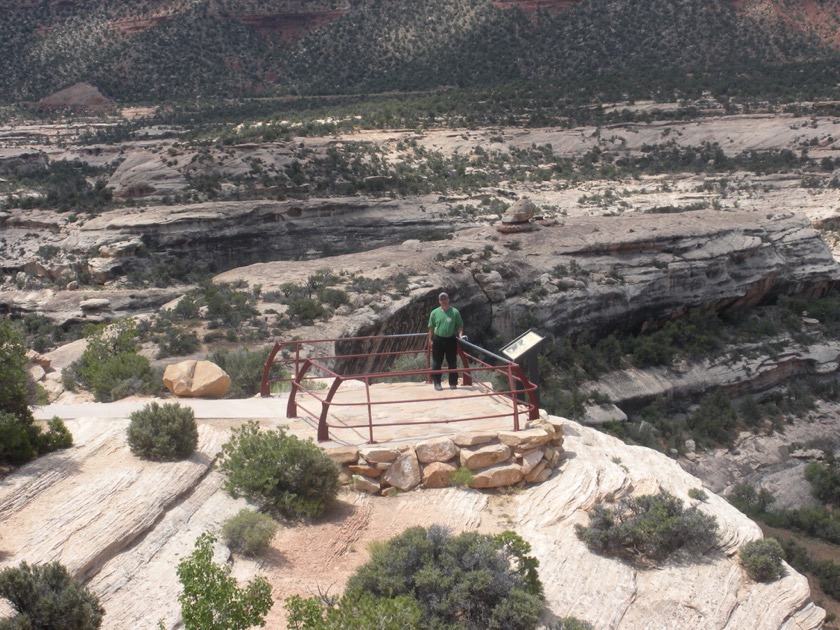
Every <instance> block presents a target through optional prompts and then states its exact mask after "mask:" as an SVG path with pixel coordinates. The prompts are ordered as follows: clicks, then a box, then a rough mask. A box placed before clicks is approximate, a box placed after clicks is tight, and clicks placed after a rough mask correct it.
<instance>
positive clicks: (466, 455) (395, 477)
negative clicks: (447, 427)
mask: <svg viewBox="0 0 840 630" xmlns="http://www.w3.org/2000/svg"><path fill="white" fill-rule="evenodd" d="M325 450H326V453H327V455H329V456H330V457H331V458H332V459H333V460H334V461H335V462H337V463H338V464H339V465H340V466H341V478H342V482H343V483H345V484H346V485H350V486H352V487H353V488H355V489H356V490H359V491H360V492H368V493H370V494H381V495H383V496H388V495H389V494H393V493H394V492H397V491H401V492H405V491H408V490H413V489H415V488H418V487H419V488H445V487H448V486H451V485H455V483H456V482H457V483H464V484H465V485H468V486H469V487H470V488H500V487H504V486H513V485H521V484H527V483H541V482H543V481H545V480H546V479H548V478H549V477H550V476H551V473H552V472H553V471H554V469H555V468H556V467H557V465H558V464H559V462H560V460H561V459H562V457H563V427H562V424H560V421H559V420H558V419H556V418H545V419H540V420H537V421H534V422H530V423H528V424H527V425H526V428H525V429H523V430H522V431H484V432H472V433H461V434H458V435H455V436H453V437H436V438H431V439H428V440H424V441H422V442H417V443H415V444H401V445H399V446H387V445H383V446H376V445H371V446H362V447H359V446H342V447H334V448H328V449H325ZM463 468H466V469H469V471H470V473H471V474H466V473H465V471H463V470H459V469H463ZM455 473H458V474H457V475H456V476H455V481H453V475H455ZM467 481H468V483H466V482H467Z"/></svg>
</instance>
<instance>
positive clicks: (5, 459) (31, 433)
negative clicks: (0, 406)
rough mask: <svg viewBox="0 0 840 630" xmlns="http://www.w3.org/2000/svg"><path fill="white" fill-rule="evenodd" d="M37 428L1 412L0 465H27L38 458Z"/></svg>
mask: <svg viewBox="0 0 840 630" xmlns="http://www.w3.org/2000/svg"><path fill="white" fill-rule="evenodd" d="M37 444H38V441H37V427H36V426H35V424H34V423H33V422H32V421H31V420H30V421H28V422H27V421H26V420H22V419H21V418H19V417H18V416H16V415H15V414H13V413H7V412H0V463H4V464H13V465H17V464H25V463H26V462H28V461H29V460H30V459H34V458H35V457H37V456H38V447H37Z"/></svg>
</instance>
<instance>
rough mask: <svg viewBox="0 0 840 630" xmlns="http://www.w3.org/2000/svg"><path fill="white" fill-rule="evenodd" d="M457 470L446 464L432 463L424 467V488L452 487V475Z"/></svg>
mask: <svg viewBox="0 0 840 630" xmlns="http://www.w3.org/2000/svg"><path fill="white" fill-rule="evenodd" d="M456 470H458V469H457V468H455V466H453V465H452V464H446V463H444V462H432V463H431V464H429V465H428V466H424V467H423V487H424V488H448V487H449V486H451V485H452V473H454V472H455V471H456Z"/></svg>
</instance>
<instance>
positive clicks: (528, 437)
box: [499, 429, 553, 447]
mask: <svg viewBox="0 0 840 630" xmlns="http://www.w3.org/2000/svg"><path fill="white" fill-rule="evenodd" d="M552 437H553V436H552V435H549V434H548V432H547V431H545V430H544V429H525V430H523V431H500V432H499V441H500V442H501V443H502V444H507V445H508V446H510V447H520V446H525V447H534V446H540V445H541V444H545V443H547V442H548V441H549V440H551V438H552Z"/></svg>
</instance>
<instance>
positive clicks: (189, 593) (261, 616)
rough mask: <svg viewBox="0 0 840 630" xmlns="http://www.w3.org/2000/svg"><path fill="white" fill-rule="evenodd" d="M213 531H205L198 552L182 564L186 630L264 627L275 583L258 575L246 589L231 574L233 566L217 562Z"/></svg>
mask: <svg viewBox="0 0 840 630" xmlns="http://www.w3.org/2000/svg"><path fill="white" fill-rule="evenodd" d="M214 542H216V539H215V538H214V537H213V536H211V535H210V534H206V533H205V534H202V535H201V536H199V537H198V540H196V542H195V551H193V552H192V554H190V555H189V556H187V557H186V558H184V559H183V560H182V561H181V562H180V563H179V564H178V579H179V580H180V582H181V585H182V586H183V591H182V592H181V595H180V597H179V598H178V599H179V601H180V602H181V619H182V620H183V622H184V628H186V630H247V628H251V627H252V626H264V625H265V616H266V614H267V613H268V611H269V610H271V606H272V604H273V603H274V602H272V600H271V585H269V583H268V581H266V579H265V578H263V577H256V578H254V579H253V580H252V581H251V582H249V583H248V584H247V585H246V586H245V587H244V588H240V587H239V586H237V584H236V580H235V579H234V578H232V577H230V567H229V566H221V565H218V564H216V563H215V562H213V543H214Z"/></svg>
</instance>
